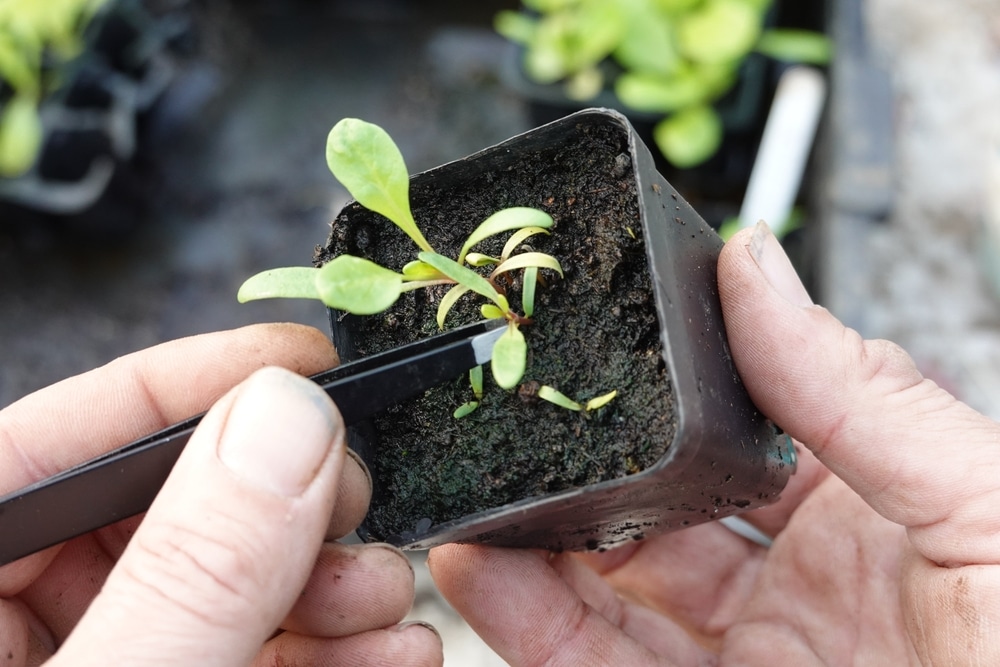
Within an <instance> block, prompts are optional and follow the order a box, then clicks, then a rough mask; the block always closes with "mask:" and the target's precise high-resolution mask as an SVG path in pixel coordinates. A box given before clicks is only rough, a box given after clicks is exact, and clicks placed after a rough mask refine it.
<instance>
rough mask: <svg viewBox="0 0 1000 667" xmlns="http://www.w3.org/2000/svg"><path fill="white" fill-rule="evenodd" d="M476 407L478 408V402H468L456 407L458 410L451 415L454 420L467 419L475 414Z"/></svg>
mask: <svg viewBox="0 0 1000 667" xmlns="http://www.w3.org/2000/svg"><path fill="white" fill-rule="evenodd" d="M478 407H479V401H469V402H468V403H463V404H462V405H460V406H458V409H457V410H455V412H453V413H452V416H453V417H454V418H455V419H461V418H462V417H468V416H469V415H471V414H472V413H473V412H475V411H476V408H478Z"/></svg>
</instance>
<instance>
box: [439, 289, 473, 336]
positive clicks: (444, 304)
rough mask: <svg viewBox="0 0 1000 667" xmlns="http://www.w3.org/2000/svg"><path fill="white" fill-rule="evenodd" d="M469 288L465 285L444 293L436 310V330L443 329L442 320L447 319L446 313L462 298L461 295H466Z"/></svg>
mask: <svg viewBox="0 0 1000 667" xmlns="http://www.w3.org/2000/svg"><path fill="white" fill-rule="evenodd" d="M468 291H469V288H468V287H466V286H465V285H455V286H454V287H452V288H451V289H450V290H448V291H447V292H445V295H444V296H443V297H441V303H439V304H438V310H437V324H438V329H444V319H445V318H446V317H448V311H450V310H451V308H452V306H454V305H455V303H456V302H457V301H458V300H459V299H460V298H462V295H463V294H466V293H467V292H468Z"/></svg>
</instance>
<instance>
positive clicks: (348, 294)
mask: <svg viewBox="0 0 1000 667" xmlns="http://www.w3.org/2000/svg"><path fill="white" fill-rule="evenodd" d="M402 287H403V276H402V275H401V274H399V273H396V272H395V271H390V270H389V269H386V268H383V267H381V266H379V265H378V264H376V263H375V262H371V261H369V260H367V259H363V258H361V257H354V256H353V255H340V256H338V257H336V258H334V259H333V260H331V261H330V262H328V263H327V264H324V265H323V266H322V267H320V269H319V275H318V276H317V277H316V288H317V290H318V292H319V295H320V298H321V299H322V300H323V303H325V304H326V305H327V306H329V307H330V308H336V309H337V310H345V311H347V312H349V313H354V314H355V315H373V314H375V313H381V312H382V311H383V310H385V309H386V308H388V307H389V306H391V305H392V304H394V303H396V299H398V298H399V295H400V294H401V293H402V291H403V290H402Z"/></svg>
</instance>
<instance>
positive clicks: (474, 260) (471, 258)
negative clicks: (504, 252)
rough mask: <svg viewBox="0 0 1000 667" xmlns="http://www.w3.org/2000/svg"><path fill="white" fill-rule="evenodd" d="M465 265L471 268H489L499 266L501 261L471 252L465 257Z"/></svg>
mask: <svg viewBox="0 0 1000 667" xmlns="http://www.w3.org/2000/svg"><path fill="white" fill-rule="evenodd" d="M465 263H466V264H468V265H469V266H488V265H490V264H499V263H500V260H499V259H497V258H496V257H490V256H489V255H483V254H481V253H478V252H470V253H469V254H468V255H466V256H465Z"/></svg>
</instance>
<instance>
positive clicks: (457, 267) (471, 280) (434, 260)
mask: <svg viewBox="0 0 1000 667" xmlns="http://www.w3.org/2000/svg"><path fill="white" fill-rule="evenodd" d="M417 257H418V258H419V259H420V261H421V262H425V263H427V264H430V265H431V266H433V267H434V268H435V269H437V270H438V271H440V272H441V273H443V274H444V275H446V276H448V277H449V278H451V279H452V280H454V281H455V282H456V283H458V284H459V285H465V286H466V287H468V288H469V289H471V290H472V291H473V292H475V293H476V294H480V295H482V296H485V297H486V298H487V299H489V300H490V301H492V302H493V303H495V304H497V305H498V306H500V307H501V308H503V309H504V310H507V307H506V306H505V304H506V303H507V300H506V299H503V297H502V296H500V294H499V293H498V292H497V291H496V289H495V288H494V287H493V285H491V284H490V281H488V280H486V278H483V277H482V276H481V275H479V274H478V273H476V272H475V271H473V270H472V269H467V268H465V267H464V266H462V265H461V264H459V263H458V262H456V261H455V260H453V259H449V258H448V257H445V256H444V255H439V254H437V253H436V252H422V253H420V254H418V255H417ZM501 299H503V300H502V301H501Z"/></svg>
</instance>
